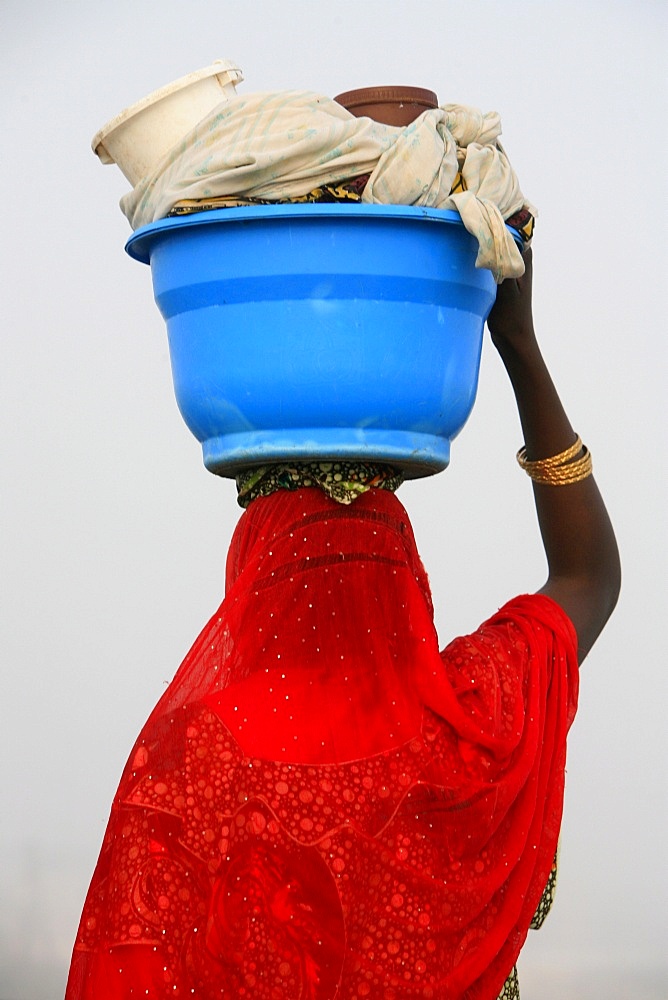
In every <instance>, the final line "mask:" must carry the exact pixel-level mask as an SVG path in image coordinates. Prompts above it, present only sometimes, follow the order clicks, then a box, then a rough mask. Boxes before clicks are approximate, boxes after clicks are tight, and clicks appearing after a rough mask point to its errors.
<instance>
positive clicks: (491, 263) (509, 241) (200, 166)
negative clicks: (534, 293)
mask: <svg viewBox="0 0 668 1000" xmlns="http://www.w3.org/2000/svg"><path fill="white" fill-rule="evenodd" d="M500 133H501V122H500V119H499V116H498V115H497V114H496V113H495V112H492V113H490V114H482V113H481V112H480V111H478V110H477V109H475V108H467V107H465V106H463V105H457V104H449V105H445V106H444V107H443V108H437V109H433V110H430V111H425V112H424V113H423V114H422V115H420V117H419V118H418V119H417V120H416V121H415V122H413V123H412V124H411V125H408V126H406V127H405V128H397V127H394V126H390V125H382V124H380V123H378V122H374V121H372V120H371V119H370V118H355V117H354V116H353V115H351V114H350V112H348V111H347V110H346V109H345V108H343V107H341V105H339V104H337V103H336V102H335V101H333V100H331V99H330V98H328V97H324V96H323V95H321V94H316V93H313V92H311V91H285V92H278V93H277V92H269V93H257V94H250V95H248V96H237V97H235V98H233V99H232V100H231V101H229V102H226V103H225V104H222V105H219V106H218V107H217V108H216V109H214V111H212V112H211V113H210V114H209V115H208V116H207V117H206V118H204V119H202V121H200V122H199V123H198V125H197V126H196V127H195V128H194V129H193V130H192V131H191V132H189V133H188V135H186V136H184V138H183V140H182V141H181V142H180V143H179V144H178V145H177V146H175V147H173V148H172V149H171V150H170V151H169V153H168V154H167V155H166V156H165V157H163V159H162V160H161V161H160V163H159V164H158V165H157V167H156V169H155V171H154V172H153V173H152V174H151V175H149V176H147V177H144V178H142V180H141V181H140V182H139V183H138V184H137V186H136V187H135V188H134V190H133V191H131V192H129V193H128V194H127V195H125V196H124V197H123V198H122V199H121V208H122V209H123V212H124V213H125V215H126V216H127V218H128V219H129V221H130V224H131V226H132V227H133V228H134V229H136V228H138V227H139V226H143V225H146V224H148V223H150V222H155V221H156V220H158V219H161V218H164V217H165V216H167V215H168V214H169V213H170V211H171V210H172V209H173V208H174V206H175V205H176V204H177V203H178V202H180V201H183V200H186V199H188V200H190V199H206V198H220V197H240V198H261V199H267V200H270V201H273V200H276V201H279V200H284V199H290V198H295V197H299V196H301V195H305V194H308V192H309V191H311V190H312V189H313V188H315V187H319V186H321V185H323V184H334V183H337V182H338V181H343V180H349V179H351V178H354V177H357V176H360V175H363V174H369V175H370V177H369V180H368V182H367V185H366V187H365V189H364V193H363V195H362V200H363V201H364V202H367V203H376V204H399V205H424V206H428V207H432V208H454V209H456V210H457V211H458V212H459V213H460V215H461V217H462V221H463V223H464V225H465V226H466V228H467V229H468V231H469V232H470V233H472V234H473V236H475V237H476V239H477V240H478V244H479V252H478V257H477V260H476V266H477V267H487V268H489V269H490V270H491V271H492V272H493V274H494V277H495V279H496V281H497V282H498V281H502V280H503V279H504V278H506V277H517V276H518V275H520V274H523V273H524V263H523V261H522V256H521V254H520V252H519V250H518V249H517V246H516V245H515V241H514V240H513V238H512V237H511V235H510V234H509V232H508V230H507V229H506V227H505V225H504V219H507V218H509V217H510V216H511V215H513V214H514V213H515V212H517V211H519V210H520V209H522V208H524V207H526V208H528V210H529V211H530V212H531V213H532V214H533V215H535V214H536V213H535V209H533V207H532V206H531V205H529V203H528V202H526V201H525V199H524V196H523V195H522V192H521V190H520V187H519V183H518V181H517V177H516V176H515V173H514V171H513V169H512V167H511V166H510V163H509V162H508V158H507V156H506V154H505V152H504V150H503V148H502V146H501V145H500V143H499V142H498V136H499V135H500ZM458 172H461V175H462V177H463V179H464V183H465V187H466V190H465V191H460V192H458V193H455V194H451V193H450V192H451V190H452V185H453V182H454V180H455V178H456V176H457V173H458Z"/></svg>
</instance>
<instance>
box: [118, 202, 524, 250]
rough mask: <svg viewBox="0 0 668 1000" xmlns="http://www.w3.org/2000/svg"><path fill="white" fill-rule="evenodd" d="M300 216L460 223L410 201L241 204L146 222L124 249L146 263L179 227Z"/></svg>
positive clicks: (456, 214) (517, 238)
mask: <svg viewBox="0 0 668 1000" xmlns="http://www.w3.org/2000/svg"><path fill="white" fill-rule="evenodd" d="M300 217H303V218H311V219H312V218H330V219H334V218H337V217H338V218H346V217H347V218H363V219H369V220H372V219H406V220H407V221H413V222H416V221H420V220H424V221H425V222H440V223H443V222H445V223H450V224H451V225H456V226H463V222H462V220H461V217H460V215H459V212H455V211H453V210H452V209H449V208H448V209H445V208H423V207H422V206H417V207H416V206H414V205H361V204H359V203H357V204H354V205H347V204H331V203H320V202H312V203H307V204H288V205H285V204H283V205H252V206H244V207H242V208H217V209H212V210H210V211H204V212H193V213H190V214H188V215H179V216H174V217H173V218H170V219H160V220H159V221H158V222H152V223H150V224H149V225H148V226H142V227H141V228H140V229H137V230H136V231H135V232H134V233H133V234H132V236H131V237H130V238H129V240H128V241H127V243H126V244H125V251H126V253H127V254H129V256H130V257H132V258H133V259H134V260H138V261H139V262H140V263H142V264H149V263H150V260H151V248H152V245H153V242H154V241H155V239H156V237H158V236H161V235H163V234H165V233H169V232H173V231H175V230H178V229H183V228H193V227H197V226H211V225H215V224H216V223H218V222H252V221H258V222H262V221H266V220H268V219H280V218H285V219H298V218H300ZM507 229H508V231H509V232H510V233H511V235H512V236H513V238H514V240H515V242H516V243H517V245H518V247H519V249H520V250H521V248H522V238H521V236H520V235H519V233H518V232H517V231H516V230H515V229H513V228H512V227H510V226H508V227H507Z"/></svg>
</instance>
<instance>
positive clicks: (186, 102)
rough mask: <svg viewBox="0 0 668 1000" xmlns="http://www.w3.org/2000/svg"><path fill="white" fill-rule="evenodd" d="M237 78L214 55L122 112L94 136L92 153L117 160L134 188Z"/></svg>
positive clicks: (230, 91)
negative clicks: (209, 61) (207, 61)
mask: <svg viewBox="0 0 668 1000" xmlns="http://www.w3.org/2000/svg"><path fill="white" fill-rule="evenodd" d="M242 80H243V74H242V72H241V70H240V69H239V67H238V66H237V65H236V64H235V63H233V62H230V61H229V59H217V60H216V62H214V63H212V64H211V66H206V67H205V68H204V69H200V70H197V71H196V72H194V73H189V74H188V76H182V77H181V78H180V79H179V80H175V81H174V82H173V83H170V84H168V85H167V86H166V87H161V89H160V90H154V91H153V93H152V94H149V95H148V97H145V98H144V99H143V100H141V101H138V102H137V103H136V104H132V105H131V106H130V107H129V108H126V109H125V110H124V111H121V113H120V114H118V115H116V117H115V118H112V120H111V121H110V122H107V124H106V125H104V126H103V127H102V128H101V129H100V131H99V132H98V133H97V134H96V135H95V137H94V139H93V141H92V144H91V145H92V147H93V152H95V153H96V154H97V155H98V156H99V157H100V160H101V161H102V163H116V164H118V166H119V167H120V168H121V170H122V171H123V173H124V174H125V176H126V177H127V179H128V180H129V181H130V183H131V184H132V186H133V187H134V186H135V184H137V182H138V181H139V180H141V178H142V177H146V175H147V174H150V173H152V171H153V169H154V168H155V166H156V165H157V164H158V162H159V161H160V160H161V159H162V157H163V156H164V155H165V153H167V152H168V151H169V150H170V149H171V148H172V146H175V145H176V143H177V142H179V140H180V139H182V138H183V136H184V135H187V134H188V132H190V130H191V129H193V128H194V127H195V125H197V123H198V122H199V121H201V120H202V118H204V117H205V116H206V115H208V114H209V112H210V111H212V110H213V109H214V108H215V107H216V105H218V104H220V103H221V102H223V101H227V100H229V99H230V98H231V97H234V96H235V94H236V90H235V84H237V83H240V82H241V81H242Z"/></svg>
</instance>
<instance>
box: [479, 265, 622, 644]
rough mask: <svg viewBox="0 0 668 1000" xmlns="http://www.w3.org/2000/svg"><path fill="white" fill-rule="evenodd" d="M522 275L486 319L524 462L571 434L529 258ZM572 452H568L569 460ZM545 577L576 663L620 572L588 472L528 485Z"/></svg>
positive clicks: (612, 600)
mask: <svg viewBox="0 0 668 1000" xmlns="http://www.w3.org/2000/svg"><path fill="white" fill-rule="evenodd" d="M525 262H526V272H525V274H524V275H523V276H522V277H521V278H517V279H506V280H505V281H504V282H503V283H502V284H501V285H500V286H499V289H498V294H497V299H496V303H495V304H494V307H493V308H492V311H491V313H490V315H489V319H488V321H487V324H488V326H489V331H490V333H491V336H492V341H493V343H494V345H495V347H496V348H497V350H498V352H499V354H500V355H501V358H502V360H503V363H504V365H505V367H506V370H507V372H508V375H509V376H510V381H511V383H512V386H513V390H514V392H515V398H516V400H517V408H518V410H519V415H520V421H521V424H522V430H523V433H524V443H525V447H526V456H527V458H528V459H529V460H536V459H544V458H549V457H550V456H552V455H557V454H559V453H561V452H563V451H565V450H566V449H567V448H569V447H570V446H571V445H572V444H573V443H574V442H575V440H576V434H575V432H574V430H573V428H572V427H571V425H570V423H569V420H568V417H567V416H566V413H565V411H564V408H563V406H562V405H561V401H560V399H559V396H558V395H557V391H556V389H555V387H554V383H553V382H552V379H551V378H550V373H549V372H548V370H547V366H546V365H545V362H544V360H543V357H542V355H541V353H540V349H539V347H538V343H537V341H536V335H535V332H534V326H533V313H532V308H531V285H532V256H531V250H528V251H527V253H526V255H525ZM577 457H578V456H575V460H576V459H577ZM533 489H534V497H535V501H536V511H537V513H538V523H539V525H540V531H541V535H542V538H543V544H544V546H545V554H546V556H547V564H548V579H547V583H546V584H545V586H544V587H542V588H541V590H540V593H541V594H547V595H548V596H549V597H551V598H553V599H554V600H555V601H557V603H558V604H560V605H561V607H562V608H563V609H564V611H565V612H566V614H567V615H568V616H569V618H570V619H571V621H572V622H573V624H574V626H575V629H576V632H577V635H578V646H579V659H580V662H582V660H583V659H584V658H585V656H586V655H587V653H588V652H589V650H590V649H591V647H592V646H593V644H594V642H595V640H596V638H597V636H598V635H599V633H600V631H601V630H602V628H603V626H604V625H605V623H606V621H607V620H608V618H609V617H610V615H611V614H612V611H613V609H614V607H615V604H616V603H617V597H618V596H619V588H620V580H621V570H620V563H619V552H618V550H617V543H616V541H615V535H614V532H613V530H612V525H611V524H610V519H609V517H608V513H607V511H606V509H605V506H604V504H603V500H602V498H601V494H600V493H599V491H598V487H597V486H596V483H595V482H594V479H593V477H592V476H589V477H588V478H586V479H582V480H581V481H580V482H576V483H572V484H570V485H566V486H564V485H560V486H548V485H543V484H541V483H535V482H534V483H533Z"/></svg>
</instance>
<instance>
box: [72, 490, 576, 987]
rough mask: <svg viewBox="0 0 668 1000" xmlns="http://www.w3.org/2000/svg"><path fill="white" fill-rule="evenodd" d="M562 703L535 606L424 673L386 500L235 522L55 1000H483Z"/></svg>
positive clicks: (542, 616)
mask: <svg viewBox="0 0 668 1000" xmlns="http://www.w3.org/2000/svg"><path fill="white" fill-rule="evenodd" d="M577 677H578V675H577V660H576V640H575V635H574V631H573V628H572V626H571V624H570V622H569V621H568V619H567V618H566V616H565V615H564V614H563V612H562V611H561V610H560V609H559V608H558V607H557V605H555V604H554V603H553V602H552V601H550V600H549V599H548V598H545V597H541V596H525V597H520V598H517V599H515V600H514V601H512V602H510V603H509V604H507V605H506V606H505V607H504V608H502V609H501V611H499V612H498V613H497V614H496V615H494V617H493V618H491V619H490V620H489V621H488V622H486V623H485V624H484V625H483V626H482V627H481V628H480V629H479V630H478V632H476V633H475V634H473V635H471V636H466V637H462V638H459V639H456V640H455V641H454V642H452V643H451V644H450V645H449V646H448V647H447V648H446V649H445V650H444V651H443V652H442V653H439V650H438V645H437V639H436V634H435V630H434V625H433V617H432V607H431V597H430V593H429V586H428V581H427V577H426V574H425V571H424V569H423V566H422V563H421V562H420V559H419V556H418V554H417V550H416V547H415V541H414V538H413V534H412V530H411V527H410V523H409V521H408V517H407V515H406V512H405V511H404V509H403V507H402V506H401V504H400V503H399V501H398V500H397V498H396V497H395V496H394V495H393V494H392V493H389V492H385V491H380V490H372V491H370V492H369V493H366V494H365V495H363V496H362V497H360V498H359V499H358V500H356V501H355V503H354V504H353V505H352V506H351V507H344V506H341V505H339V504H336V503H335V502H334V501H332V500H330V499H328V498H327V497H325V496H324V495H323V494H322V493H321V492H320V491H319V490H317V489H303V490H300V491H298V492H296V493H285V492H278V493H274V494H272V495H271V496H269V497H263V498H260V499H258V500H256V501H254V502H253V503H252V504H251V506H250V507H249V509H248V510H247V511H246V513H245V514H244V515H243V516H242V518H241V520H240V522H239V525H238V527H237V530H236V532H235V535H234V538H233V540H232V544H231V547H230V553H229V556H228V563H227V586H226V596H225V600H224V601H223V604H222V605H221V607H220V608H219V610H218V611H217V613H216V614H215V615H214V616H213V618H212V619H211V621H210V622H209V624H208V625H207V626H206V628H205V629H204V631H203V632H202V634H201V635H200V637H199V638H198V639H197V641H196V643H195V644H194V646H193V648H192V649H191V651H190V652H189V654H188V656H187V657H186V659H185V661H184V662H183V664H182V666H181V667H180V669H179V671H178V672H177V674H176V676H175V678H174V680H173V681H172V683H171V684H170V686H169V688H168V689H167V690H166V692H165V694H164V696H163V697H162V698H161V700H160V702H159V703H158V705H157V706H156V708H155V710H154V711H153V713H152V714H151V716H150V718H149V720H148V722H147V723H146V726H145V727H144V729H143V731H142V733H141V735H140V737H139V739H138V741H137V743H136V745H135V747H134V749H133V751H132V754H131V756H130V759H129V762H128V765H127V767H126V770H125V773H124V774H123V777H122V779H121V782H120V786H119V789H118V793H117V795H116V798H115V800H114V803H113V807H112V813H111V818H110V820H109V825H108V828H107V832H106V835H105V838H104V843H103V846H102V851H101V854H100V858H99V861H98V865H97V868H96V870H95V873H94V876H93V880H92V883H91V886H90V890H89V893H88V897H87V899H86V904H85V907H84V911H83V916H82V919H81V925H80V929H79V934H78V937H77V941H76V945H75V950H74V956H73V960H72V966H71V970H70V978H69V982H68V989H67V1000H101V998H113V1000H117V998H118V1000H120V998H127V997H152V998H167V997H175V998H182V997H192V996H195V997H197V998H202V1000H209V998H213V997H216V998H222V997H224V998H238V997H252V998H256V1000H301V998H304V1000H334V998H336V1000H354V998H370V1000H393V998H395V1000H402V998H418V997H419V998H433V1000H445V998H448V1000H453V998H463V1000H495V998H496V997H497V994H498V993H499V991H500V989H501V988H502V986H503V983H504V981H505V979H506V977H507V975H508V974H509V972H510V970H511V968H512V966H513V964H514V962H515V959H516V958H517V955H518V953H519V950H520V948H521V946H522V943H523V941H524V939H525V937H526V933H527V930H528V927H529V923H530V921H531V918H532V916H533V913H534V910H535V908H536V905H537V903H538V901H539V899H540V897H541V893H542V891H543V888H544V887H545V884H546V881H547V878H548V874H549V871H550V867H551V863H552V860H553V857H554V853H555V849H556V844H557V837H558V832H559V826H560V821H561V810H562V799H563V784H564V766H565V753H566V734H567V731H568V728H569V726H570V723H571V722H572V719H573V716H574V714H575V708H576V700H577Z"/></svg>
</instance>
